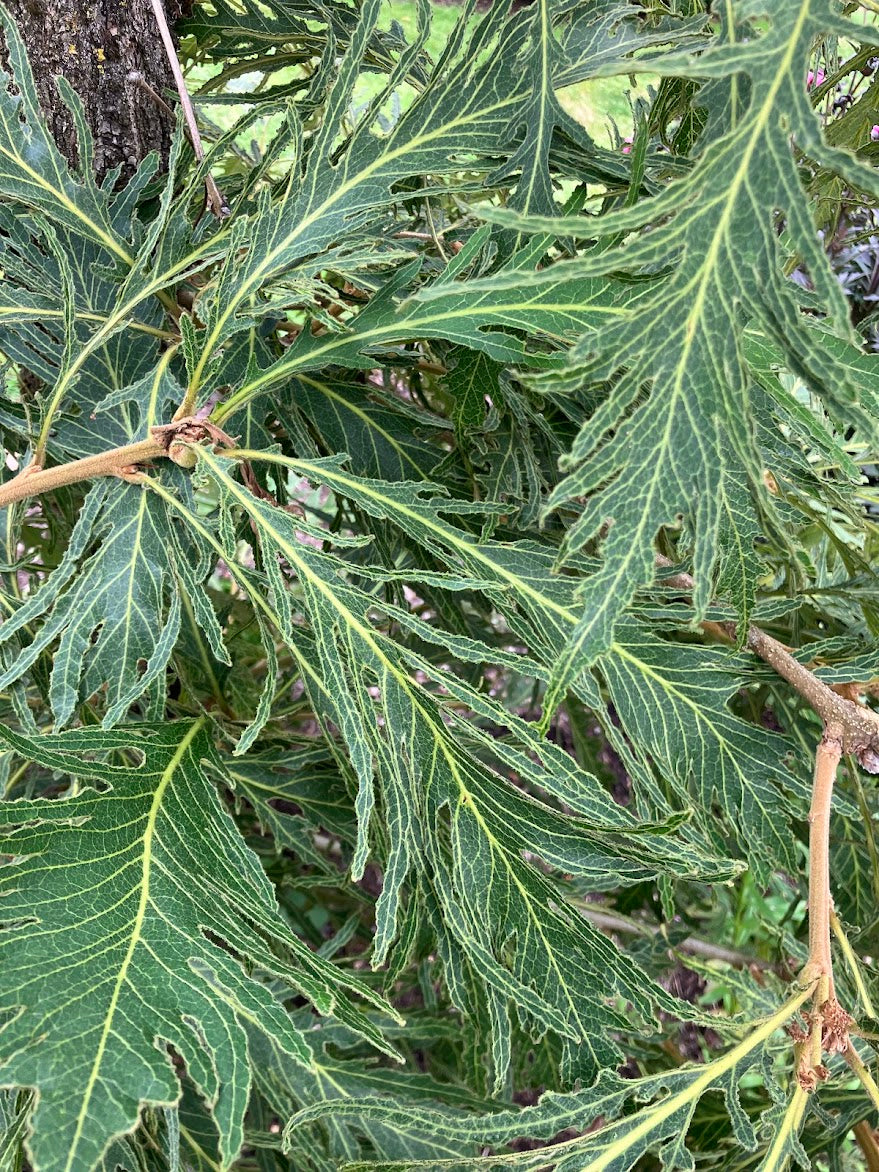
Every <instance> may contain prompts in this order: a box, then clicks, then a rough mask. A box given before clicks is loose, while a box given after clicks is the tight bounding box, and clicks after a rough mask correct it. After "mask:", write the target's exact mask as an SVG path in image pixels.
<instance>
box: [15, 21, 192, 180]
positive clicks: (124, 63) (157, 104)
mask: <svg viewBox="0 0 879 1172" xmlns="http://www.w3.org/2000/svg"><path fill="white" fill-rule="evenodd" d="M5 3H6V7H7V8H8V10H9V12H10V13H11V14H12V16H13V18H14V19H15V21H16V23H17V24H18V28H19V31H20V32H21V36H22V39H23V40H24V43H25V45H26V47H27V51H28V56H29V58H30V63H31V68H32V69H33V72H34V78H35V81H36V86H37V92H38V94H39V97H40V104H41V106H42V107H43V110H44V111H45V114H46V119H47V121H48V124H49V129H50V130H51V132H52V135H53V137H54V138H55V141H56V142H57V143H58V146H59V148H60V150H61V151H62V152H63V154H64V155H65V156H66V157H67V158H68V159H69V160H70V162H71V163H73V164H74V165H77V163H78V151H77V145H76V133H75V130H74V123H73V118H72V116H71V114H70V111H69V110H68V108H67V106H66V105H65V104H64V102H63V101H62V100H61V97H60V95H59V93H58V87H57V85H56V83H55V78H56V77H57V75H58V74H62V75H63V76H64V77H65V78H66V79H67V80H68V81H69V82H70V84H71V85H72V86H73V88H74V89H75V90H76V92H77V93H78V94H79V96H80V98H81V99H82V101H83V105H84V106H85V114H86V119H87V121H88V125H89V128H90V130H91V132H92V136H93V138H94V141H95V171H96V173H97V176H98V178H99V179H103V177H104V176H105V175H106V174H107V172H108V171H110V170H112V169H113V168H114V167H116V166H120V167H121V168H122V177H123V178H127V177H128V176H130V175H131V173H132V172H133V171H134V169H135V168H136V167H137V164H138V163H139V162H140V160H141V159H142V158H143V157H144V156H145V155H146V154H148V153H149V152H150V151H152V150H157V151H159V153H160V154H161V156H162V157H163V159H166V158H167V154H168V148H169V145H170V138H171V131H172V129H173V124H174V122H173V116H172V115H170V114H169V112H168V110H167V109H163V105H162V98H163V95H164V96H165V97H167V90H168V89H169V88H171V89H173V85H174V79H173V77H172V75H171V70H170V68H169V66H168V61H167V58H166V56H165V51H164V49H163V47H162V42H161V39H160V36H159V31H158V26H157V24H156V18H155V14H154V13H153V10H152V5H151V3H150V0H61V2H59V0H5ZM166 12H167V13H168V18H169V21H172V20H174V19H176V18H177V17H179V15H180V12H179V8H178V6H177V4H176V0H172V3H171V4H166Z"/></svg>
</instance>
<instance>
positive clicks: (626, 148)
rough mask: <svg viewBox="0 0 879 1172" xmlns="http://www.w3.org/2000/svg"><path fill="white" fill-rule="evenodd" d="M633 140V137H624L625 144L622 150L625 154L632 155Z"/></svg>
mask: <svg viewBox="0 0 879 1172" xmlns="http://www.w3.org/2000/svg"><path fill="white" fill-rule="evenodd" d="M633 141H634V140H633V139H631V138H624V139H623V145H622V147H621V150H622V152H623V154H624V155H630V154H631V153H632V142H633Z"/></svg>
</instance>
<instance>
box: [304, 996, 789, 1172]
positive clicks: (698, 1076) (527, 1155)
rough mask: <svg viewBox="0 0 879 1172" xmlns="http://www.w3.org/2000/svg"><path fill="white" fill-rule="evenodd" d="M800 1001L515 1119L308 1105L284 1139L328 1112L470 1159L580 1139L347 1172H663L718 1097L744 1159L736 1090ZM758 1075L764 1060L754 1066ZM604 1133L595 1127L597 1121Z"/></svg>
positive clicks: (785, 1134) (746, 1134) (686, 1158)
mask: <svg viewBox="0 0 879 1172" xmlns="http://www.w3.org/2000/svg"><path fill="white" fill-rule="evenodd" d="M807 997H808V993H807V992H801V993H797V994H795V995H794V996H793V997H791V998H790V999H789V1000H788V1001H787V1002H785V1003H784V1004H783V1005H782V1006H781V1007H780V1008H778V1009H776V1010H775V1011H774V1012H773V1013H772V1014H771V1016H768V1017H766V1018H765V1019H764V1020H762V1021H759V1022H754V1023H751V1025H750V1027H749V1032H748V1033H747V1034H746V1035H745V1037H744V1039H743V1040H742V1041H741V1042H739V1044H738V1045H737V1046H735V1047H733V1048H732V1049H731V1050H729V1051H728V1052H727V1053H725V1054H722V1055H720V1056H719V1057H718V1058H715V1059H713V1060H712V1061H710V1062H707V1063H704V1064H701V1065H688V1066H685V1067H683V1068H681V1069H679V1070H676V1071H671V1072H669V1073H664V1074H660V1075H651V1076H647V1077H646V1078H640V1079H622V1078H620V1077H619V1076H618V1075H616V1074H614V1073H612V1072H606V1073H605V1074H604V1075H603V1076H602V1077H601V1078H600V1079H599V1081H598V1082H597V1083H596V1084H595V1086H594V1087H591V1088H589V1089H588V1090H582V1091H576V1092H572V1093H571V1094H566V1095H565V1094H562V1095H558V1094H554V1093H552V1092H548V1093H547V1094H545V1095H544V1096H543V1097H542V1099H541V1101H540V1103H539V1104H538V1105H537V1106H536V1107H531V1108H528V1109H526V1110H524V1111H509V1112H505V1113H503V1114H498V1115H493V1116H491V1115H489V1116H484V1117H482V1118H476V1119H474V1117H473V1116H472V1115H470V1116H468V1115H466V1114H464V1113H463V1112H458V1113H452V1112H451V1111H448V1110H447V1111H445V1112H439V1111H426V1110H424V1109H421V1110H419V1109H417V1108H414V1107H409V1108H408V1110H403V1109H401V1108H399V1107H397V1106H396V1105H395V1104H393V1103H392V1102H391V1101H389V1100H387V1099H385V1100H383V1099H381V1098H372V1099H367V1100H360V1101H358V1100H356V1099H355V1100H351V1099H345V1100H343V1099H336V1100H333V1101H331V1102H330V1103H322V1104H315V1105H314V1106H311V1107H306V1108H305V1109H304V1110H302V1111H300V1112H298V1114H296V1115H294V1116H293V1118H292V1119H291V1120H290V1122H289V1124H288V1128H287V1134H288V1136H289V1137H290V1138H291V1139H292V1138H293V1137H294V1136H295V1132H296V1129H298V1128H299V1127H302V1126H304V1125H305V1124H307V1123H309V1122H311V1121H312V1120H315V1119H319V1118H321V1117H322V1116H324V1115H325V1114H326V1113H327V1112H329V1111H331V1112H332V1113H333V1114H334V1115H335V1116H336V1117H339V1116H341V1117H343V1118H344V1117H352V1116H353V1117H355V1118H359V1119H362V1120H364V1121H366V1120H369V1121H370V1122H374V1121H380V1122H383V1123H385V1124H387V1125H391V1126H395V1127H397V1128H399V1129H400V1130H403V1131H409V1130H411V1131H414V1132H415V1133H416V1134H418V1133H419V1132H421V1133H423V1134H426V1135H429V1136H430V1137H431V1138H432V1140H433V1141H434V1142H435V1143H437V1144H440V1143H442V1141H443V1140H445V1141H446V1142H449V1141H452V1142H456V1143H458V1144H460V1145H462V1146H464V1145H467V1146H469V1147H470V1148H471V1151H472V1150H473V1149H474V1148H475V1147H476V1146H477V1145H478V1146H480V1147H484V1146H486V1145H490V1146H492V1147H506V1146H507V1145H508V1144H510V1143H512V1142H513V1141H514V1140H516V1139H519V1138H520V1137H522V1136H531V1137H534V1138H536V1139H542V1140H544V1141H547V1140H551V1139H552V1138H553V1137H554V1136H556V1135H558V1133H559V1132H563V1131H564V1130H566V1129H567V1128H572V1129H574V1130H576V1131H578V1132H580V1133H585V1134H580V1135H578V1136H576V1137H575V1138H573V1139H562V1140H560V1141H559V1142H556V1143H553V1144H552V1145H551V1146H550V1147H549V1148H547V1147H546V1146H542V1145H538V1146H537V1147H536V1148H532V1149H531V1150H528V1149H526V1150H524V1151H519V1152H518V1153H514V1154H513V1153H511V1154H507V1155H504V1156H491V1155H489V1156H486V1157H485V1158H482V1157H480V1156H477V1155H475V1154H474V1155H472V1156H469V1157H468V1156H467V1155H465V1154H464V1153H461V1154H460V1155H459V1156H458V1157H457V1158H456V1157H455V1156H452V1157H451V1158H448V1159H426V1160H409V1161H405V1162H401V1163H396V1162H393V1161H387V1160H382V1159H379V1160H376V1161H368V1162H359V1161H357V1162H351V1163H348V1164H346V1165H344V1168H345V1169H346V1172H367V1169H369V1170H370V1172H391V1169H403V1168H408V1169H414V1168H418V1169H424V1170H425V1172H427V1170H428V1169H436V1170H439V1169H447V1170H448V1172H452V1170H454V1172H464V1170H465V1169H473V1170H474V1172H475V1170H477V1169H480V1168H483V1167H485V1168H489V1167H492V1166H498V1165H499V1164H500V1165H501V1166H502V1167H504V1168H511V1169H512V1168H515V1169H517V1170H519V1169H534V1170H536V1169H542V1168H552V1169H554V1170H555V1172H626V1169H629V1168H632V1167H633V1166H634V1165H635V1164H636V1163H637V1162H638V1160H639V1159H641V1157H643V1156H646V1155H648V1154H652V1153H655V1152H657V1151H661V1154H662V1157H663V1163H664V1166H665V1167H669V1168H686V1167H692V1157H691V1156H690V1154H689V1152H688V1151H687V1149H686V1146H685V1143H686V1136H687V1130H688V1128H689V1126H690V1123H691V1121H692V1118H693V1113H694V1111H695V1109H696V1107H697V1105H698V1103H699V1100H700V1099H701V1097H702V1095H704V1094H705V1093H706V1092H707V1091H708V1090H719V1091H722V1092H723V1094H724V1098H725V1100H726V1108H727V1111H728V1113H729V1117H730V1122H731V1124H732V1127H733V1131H734V1134H735V1138H736V1141H737V1143H738V1144H739V1146H740V1148H742V1149H744V1150H747V1151H753V1150H754V1148H756V1146H757V1136H756V1134H755V1132H754V1129H753V1127H752V1125H751V1123H750V1122H749V1120H748V1118H747V1115H746V1114H745V1112H744V1110H743V1109H742V1106H741V1103H740V1101H739V1091H738V1085H739V1083H740V1081H741V1080H742V1078H743V1076H745V1075H746V1074H747V1073H748V1072H749V1071H750V1070H751V1069H752V1068H753V1067H754V1066H755V1064H757V1063H759V1062H760V1061H761V1059H762V1057H763V1051H764V1047H765V1046H766V1044H767V1042H768V1040H769V1039H770V1038H771V1037H772V1035H773V1034H774V1033H775V1032H776V1030H778V1029H780V1028H781V1027H782V1026H784V1025H785V1023H786V1022H787V1021H788V1020H789V1019H790V1018H791V1017H792V1015H793V1014H794V1013H795V1012H796V1009H797V1008H798V1006H800V1005H802V1003H803V1002H804V1001H805V1000H806V998H807ZM763 1068H764V1070H765V1069H766V1064H765V1062H764V1063H763ZM650 1099H652V1100H655V1101H654V1102H651V1103H650V1104H649V1105H648V1106H646V1107H642V1108H640V1109H638V1110H636V1111H635V1112H630V1113H629V1114H625V1115H623V1111H624V1110H625V1108H626V1106H627V1104H628V1103H629V1102H630V1101H632V1100H635V1101H636V1102H638V1101H640V1102H643V1101H645V1100H650ZM791 1102H792V1105H793V1106H792V1109H791V1111H790V1113H789V1117H786V1118H785V1122H784V1125H783V1127H782V1128H781V1129H780V1130H779V1132H778V1135H777V1137H776V1141H775V1145H774V1149H771V1150H770V1155H769V1158H770V1160H772V1161H773V1162H772V1163H769V1164H767V1165H765V1166H766V1167H771V1168H773V1169H775V1168H781V1167H782V1166H783V1162H782V1161H783V1158H784V1157H786V1156H787V1155H788V1154H789V1153H790V1152H791V1150H797V1149H792V1147H791V1137H792V1136H793V1135H795V1133H796V1130H797V1129H798V1128H799V1126H800V1124H801V1122H802V1115H803V1109H804V1107H805V1104H806V1103H807V1102H808V1098H807V1096H805V1095H804V1094H803V1093H802V1092H799V1093H798V1091H795V1092H794V1095H793V1099H792V1100H791ZM599 1119H601V1120H603V1121H604V1122H603V1125H602V1126H600V1127H598V1128H597V1129H596V1128H594V1126H593V1125H594V1123H595V1121H596V1120H599Z"/></svg>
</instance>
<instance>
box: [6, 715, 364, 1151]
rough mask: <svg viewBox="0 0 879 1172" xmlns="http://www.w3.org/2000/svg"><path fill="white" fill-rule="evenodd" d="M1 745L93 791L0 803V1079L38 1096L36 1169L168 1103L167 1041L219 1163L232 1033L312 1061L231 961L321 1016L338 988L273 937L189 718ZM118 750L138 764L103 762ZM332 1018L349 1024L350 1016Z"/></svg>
mask: <svg viewBox="0 0 879 1172" xmlns="http://www.w3.org/2000/svg"><path fill="white" fill-rule="evenodd" d="M0 738H2V740H3V742H4V743H5V744H6V746H7V747H9V748H11V749H14V750H15V752H16V753H18V754H20V755H21V756H23V757H25V759H29V760H34V761H37V762H39V763H40V764H41V765H44V766H46V767H48V768H52V769H56V770H59V771H60V772H62V773H67V774H69V775H71V776H73V777H76V778H82V779H94V781H96V782H97V783H98V784H99V785H101V786H104V787H106V789H103V790H99V789H95V788H93V787H92V786H89V787H87V788H82V789H79V788H78V787H74V789H73V790H72V791H70V792H69V793H68V794H67V795H65V796H62V797H58V798H55V799H45V800H36V801H19V802H11V803H6V804H4V805H3V806H2V807H0V819H2V825H3V839H2V843H3V846H2V849H3V851H4V853H6V854H8V855H12V856H13V861H12V862H11V863H10V864H8V865H7V866H6V867H5V868H4V870H3V887H4V896H3V900H4V903H3V906H4V909H5V912H4V918H5V921H6V925H5V929H4V931H3V932H2V934H0V947H2V950H3V953H4V961H3V972H4V980H5V982H6V990H7V991H6V993H5V995H4V1010H5V1012H7V1013H10V1014H11V1015H12V1018H11V1021H10V1022H9V1024H8V1025H7V1026H6V1030H5V1034H4V1049H5V1053H6V1055H7V1057H6V1062H5V1066H4V1072H5V1075H6V1077H7V1078H9V1079H12V1080H13V1081H14V1082H16V1083H19V1084H20V1085H23V1086H33V1087H35V1088H37V1090H38V1091H39V1101H38V1106H37V1109H36V1114H35V1127H36V1136H35V1138H34V1139H33V1141H32V1145H33V1150H34V1155H35V1157H36V1160H37V1162H38V1166H39V1167H40V1168H41V1169H46V1170H51V1172H56V1170H59V1169H66V1170H69V1172H73V1170H75V1169H76V1170H78V1169H81V1168H91V1167H92V1166H93V1165H94V1163H95V1162H96V1161H97V1160H98V1159H99V1157H100V1156H101V1153H102V1152H103V1151H104V1149H105V1148H106V1147H107V1145H108V1143H109V1141H110V1140H111V1139H112V1138H113V1137H114V1136H115V1135H118V1134H120V1133H121V1132H123V1131H127V1130H128V1129H130V1128H131V1127H132V1126H133V1125H134V1123H135V1122H136V1120H137V1117H138V1111H139V1109H140V1105H141V1104H142V1103H145V1102H150V1103H173V1102H175V1101H176V1100H177V1098H178V1095H179V1086H178V1083H177V1077H176V1075H175V1072H174V1069H173V1065H172V1063H171V1059H170V1056H169V1054H168V1053H167V1047H168V1046H173V1047H174V1049H175V1050H176V1051H177V1052H178V1053H179V1054H181V1055H182V1056H183V1057H184V1059H185V1061H186V1064H187V1069H188V1071H189V1074H190V1076H191V1077H192V1078H193V1079H194V1081H195V1082H196V1083H197V1084H198V1086H199V1088H200V1091H201V1093H202V1095H203V1096H204V1097H205V1099H206V1100H207V1102H208V1103H209V1104H210V1106H211V1110H212V1113H213V1116H214V1119H215V1121H216V1124H217V1128H218V1130H219V1133H220V1142H221V1148H222V1151H223V1153H224V1159H226V1160H229V1159H231V1158H232V1157H233V1156H234V1155H235V1154H236V1153H237V1151H238V1149H239V1147H240V1145H241V1142H242V1138H243V1134H242V1123H243V1114H244V1110H245V1107H246V1105H247V1097H248V1089H249V1085H250V1072H249V1065H248V1052H247V1041H246V1034H245V1028H244V1027H245V1024H249V1023H252V1024H254V1025H256V1026H258V1028H260V1029H263V1030H266V1031H268V1032H269V1033H270V1034H271V1036H272V1038H273V1040H274V1042H275V1044H276V1045H278V1046H280V1047H281V1048H282V1049H283V1050H284V1052H285V1053H286V1054H288V1055H289V1056H290V1058H291V1059H292V1060H295V1061H299V1062H305V1063H307V1062H308V1061H309V1056H308V1051H307V1048H306V1047H305V1045H304V1043H303V1041H302V1038H301V1036H300V1033H299V1031H298V1030H297V1029H295V1028H294V1027H293V1026H292V1025H291V1024H290V1023H289V1021H288V1019H287V1016H286V1013H285V1011H284V1010H283V1007H282V1006H281V1004H280V1002H279V1001H278V1000H277V999H276V998H275V997H274V996H273V995H272V994H271V993H270V992H269V990H268V988H267V987H266V986H265V985H264V984H263V983H262V982H261V981H260V980H259V979H257V978H256V977H254V976H251V975H249V974H248V973H246V972H245V970H244V969H243V968H242V961H244V960H246V961H247V962H248V963H249V964H250V965H256V966H257V967H258V969H260V970H262V971H263V972H265V973H269V974H273V975H276V976H279V977H281V978H283V979H284V980H285V981H287V982H288V983H289V984H290V985H291V986H292V987H293V988H296V989H299V990H301V991H302V992H303V993H304V994H305V995H306V996H309V997H310V998H312V1000H313V1001H314V1002H315V1003H316V1004H317V1005H318V1006H319V1007H320V1008H321V1009H323V1010H324V1011H326V1012H330V1011H332V1009H333V1006H334V1004H335V1003H336V1000H337V997H341V998H342V999H344V998H345V997H346V996H347V994H345V993H343V992H341V990H340V988H339V976H337V975H336V974H335V973H334V972H333V971H332V970H331V969H330V968H329V967H328V966H327V965H326V964H322V963H321V962H320V961H319V960H318V958H316V957H314V956H313V955H312V954H311V953H310V952H309V951H308V950H307V949H306V948H304V947H303V945H302V944H301V943H300V942H299V941H298V940H297V939H296V937H295V936H293V935H292V933H291V932H290V931H289V929H288V928H287V927H286V925H285V923H284V921H283V920H282V918H281V917H280V916H279V914H278V911H277V907H276V905H275V902H274V896H273V893H272V890H271V887H270V886H269V884H268V883H267V881H266V879H265V876H264V874H263V872H262V870H261V868H260V866H259V863H258V861H257V859H256V857H255V856H253V855H251V854H250V853H249V851H248V850H247V849H246V848H245V846H244V844H243V843H242V842H241V840H240V838H239V836H238V832H237V831H236V829H235V826H234V824H233V823H232V821H231V819H230V818H229V815H228V814H227V813H226V811H225V810H224V809H223V807H222V804H221V803H220V800H219V798H218V796H217V794H216V793H215V791H214V789H213V787H212V785H211V784H210V783H209V782H208V781H207V779H206V777H205V774H204V772H203V769H202V760H203V759H205V758H207V759H211V758H212V757H213V749H212V747H211V745H210V741H209V739H208V737H207V735H206V729H205V726H204V724H203V722H192V721H183V722H179V723H176V724H170V725H167V726H164V727H162V728H144V727H143V726H141V727H140V728H138V729H129V730H126V731H125V732H116V733H105V732H102V731H98V730H91V731H83V732H70V733H65V734H60V735H58V736H43V737H40V738H36V739H34V738H26V737H23V736H19V735H17V734H14V733H12V732H8V731H5V730H2V729H0ZM115 753H121V755H122V758H123V759H124V758H125V757H130V756H131V755H132V754H134V755H142V757H143V764H141V765H136V764H133V763H131V764H113V763H111V762H110V761H108V760H107V754H115ZM208 933H210V936H209V935H208ZM220 941H221V942H222V947H221V946H220V944H219V943H218V942H220ZM230 950H231V951H230ZM342 984H348V985H354V986H355V987H356V982H352V981H350V980H347V979H343V980H342ZM342 1013H343V1016H345V1017H347V1018H348V1019H349V1021H350V1022H351V1024H353V1025H355V1026H356V1024H357V1014H356V1013H355V1012H354V1011H353V1010H350V1011H346V1010H345V1009H344V1007H343V1008H342ZM220 1072H222V1074H221V1073H220ZM44 1119H48V1120H50V1121H51V1125H50V1126H43V1123H42V1121H43V1120H44Z"/></svg>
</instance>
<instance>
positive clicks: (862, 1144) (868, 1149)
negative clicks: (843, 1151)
mask: <svg viewBox="0 0 879 1172" xmlns="http://www.w3.org/2000/svg"><path fill="white" fill-rule="evenodd" d="M852 1132H853V1133H854V1137H855V1142H856V1143H857V1145H858V1147H859V1148H860V1149H861V1155H862V1156H863V1157H864V1163H865V1164H866V1167H867V1172H879V1144H877V1143H876V1133H875V1131H874V1130H873V1128H872V1127H871V1126H870V1124H869V1123H868V1122H867V1121H866V1119H862V1120H861V1122H860V1123H856V1124H855V1125H854V1127H853V1128H852Z"/></svg>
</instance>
